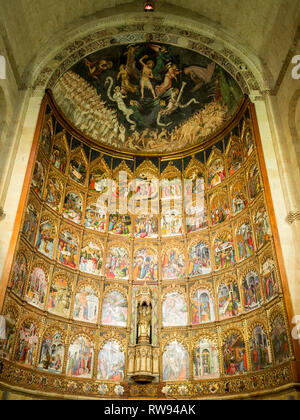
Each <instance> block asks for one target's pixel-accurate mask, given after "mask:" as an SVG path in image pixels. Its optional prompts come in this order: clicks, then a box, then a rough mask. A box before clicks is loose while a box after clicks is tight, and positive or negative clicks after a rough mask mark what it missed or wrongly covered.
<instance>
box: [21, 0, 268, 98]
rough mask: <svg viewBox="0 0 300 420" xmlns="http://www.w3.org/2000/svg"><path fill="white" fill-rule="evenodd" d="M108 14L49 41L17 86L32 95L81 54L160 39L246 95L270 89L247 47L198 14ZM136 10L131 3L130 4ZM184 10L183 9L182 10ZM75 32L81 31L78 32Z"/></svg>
mask: <svg viewBox="0 0 300 420" xmlns="http://www.w3.org/2000/svg"><path fill="white" fill-rule="evenodd" d="M109 10H110V11H111V15H110V16H109V17H99V16H97V14H96V15H95V16H93V17H89V18H86V19H83V22H82V21H81V22H80V27H78V26H77V27H76V29H75V28H69V29H68V30H67V31H66V32H65V33H64V34H59V35H58V36H57V37H56V38H55V39H53V40H48V43H47V46H45V48H44V49H43V50H41V53H40V54H39V56H38V57H37V58H36V59H35V60H34V61H32V63H31V64H30V65H29V66H28V67H27V69H26V71H25V72H24V74H23V78H22V79H23V80H22V84H23V86H24V87H31V88H33V90H34V93H35V95H42V94H43V92H44V90H45V89H47V88H49V89H52V88H53V87H54V86H55V84H56V82H57V81H58V80H59V78H60V77H61V76H62V75H63V74H64V73H65V72H66V71H68V70H69V69H70V68H71V67H72V66H73V65H74V64H76V63H77V62H78V61H80V60H81V59H82V58H84V57H85V56H87V55H89V54H91V53H93V52H96V51H99V50H101V49H104V48H107V47H109V46H115V45H125V44H130V43H132V44H134V43H140V42H162V43H167V44H171V45H177V46H179V47H183V48H187V49H190V50H193V51H195V52H198V53H200V54H202V55H204V56H206V57H208V58H210V59H212V60H214V61H215V62H217V63H218V64H219V65H220V66H222V67H223V68H225V69H226V70H227V71H228V73H230V74H231V75H232V76H233V78H234V79H236V80H237V82H238V83H239V85H240V87H241V88H242V90H243V92H244V93H245V94H248V95H249V96H252V97H257V96H260V95H261V94H262V92H263V91H268V90H270V89H271V87H272V83H273V80H272V78H271V76H270V73H269V72H268V70H267V69H266V68H263V65H262V63H261V61H260V60H259V58H257V57H256V56H255V55H254V54H253V53H252V52H251V51H246V50H244V49H243V48H242V46H241V45H240V44H239V42H238V40H234V39H233V38H232V37H230V36H229V35H228V34H227V33H226V32H225V31H224V30H221V29H220V28H219V27H216V24H215V23H213V22H209V21H207V19H205V18H203V17H196V18H195V17H193V18H192V17H190V18H185V17H182V14H181V15H180V14H179V13H178V10H177V14H176V10H175V11H174V7H173V6H172V13H169V11H168V13H162V12H160V13H156V14H155V16H153V15H152V16H149V15H145V13H136V12H135V13H133V12H128V11H127V12H124V13H122V14H116V8H112V9H107V13H106V14H108V12H109ZM135 10H136V3H135ZM181 10H185V9H181ZM79 34H80V35H79Z"/></svg>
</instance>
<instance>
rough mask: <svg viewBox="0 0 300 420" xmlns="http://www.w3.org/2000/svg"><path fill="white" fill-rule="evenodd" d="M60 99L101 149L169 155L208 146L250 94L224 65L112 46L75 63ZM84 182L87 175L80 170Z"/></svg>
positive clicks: (154, 47)
mask: <svg viewBox="0 0 300 420" xmlns="http://www.w3.org/2000/svg"><path fill="white" fill-rule="evenodd" d="M54 97H55V100H56V101H57V103H58V105H59V106H60V108H61V109H62V111H63V113H64V114H65V116H66V117H67V118H68V119H69V120H70V121H71V122H72V123H73V124H74V125H75V127H76V128H78V129H79V130H80V131H81V132H82V133H84V134H85V135H88V136H89V137H91V138H92V139H94V140H96V141H97V142H98V143H100V144H104V145H106V146H110V147H113V148H116V149H121V150H126V151H131V152H136V151H142V152H143V153H145V151H146V152H147V153H148V152H152V153H164V152H168V151H171V150H172V151H178V150H182V149H185V148H188V147H190V146H195V145H197V144H200V143H201V142H202V141H203V139H205V138H207V137H209V136H212V135H214V134H215V133H216V132H217V131H218V130H220V129H221V128H223V127H224V126H225V124H226V123H227V122H228V121H229V119H230V118H231V117H232V115H233V114H234V113H235V111H237V109H238V107H239V105H240V103H241V101H242V98H243V93H242V91H241V89H240V87H239V85H238V84H237V82H236V81H235V80H234V79H233V78H232V77H231V76H230V75H229V74H228V73H227V72H226V71H225V70H224V69H223V68H222V67H221V66H219V65H218V64H217V63H215V62H214V61H211V60H210V59H208V58H207V57H205V56H203V55H200V54H198V53H196V52H193V51H190V50H187V49H183V48H180V47H176V46H172V45H166V44H152V43H143V44H136V45H132V44H131V45H125V46H112V47H110V48H106V49H103V50H101V51H98V52H95V53H93V54H91V55H90V56H88V57H85V58H84V59H83V60H81V61H80V62H78V63H77V64H76V65H74V66H73V67H72V68H71V69H70V70H69V71H67V72H66V73H65V74H64V75H63V76H62V77H61V78H60V80H59V81H58V83H57V84H56V86H55V88H54ZM73 177H75V178H76V177H77V179H78V180H80V179H83V177H84V173H79V172H77V173H76V172H75V171H73Z"/></svg>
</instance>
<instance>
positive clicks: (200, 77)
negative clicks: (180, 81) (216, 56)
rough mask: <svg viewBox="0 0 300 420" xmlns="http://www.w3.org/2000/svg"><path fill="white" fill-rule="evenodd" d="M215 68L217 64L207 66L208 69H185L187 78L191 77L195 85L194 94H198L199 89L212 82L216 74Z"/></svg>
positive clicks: (193, 67)
mask: <svg viewBox="0 0 300 420" xmlns="http://www.w3.org/2000/svg"><path fill="white" fill-rule="evenodd" d="M215 68H216V64H215V63H211V64H209V65H208V66H207V68H205V67H199V66H190V67H186V68H185V69H184V73H185V74H186V75H187V76H190V78H191V79H192V81H193V82H194V83H195V86H194V87H193V89H192V92H197V91H198V90H199V89H201V88H202V86H203V85H205V84H206V83H209V82H210V81H211V79H212V77H213V75H214V72H215Z"/></svg>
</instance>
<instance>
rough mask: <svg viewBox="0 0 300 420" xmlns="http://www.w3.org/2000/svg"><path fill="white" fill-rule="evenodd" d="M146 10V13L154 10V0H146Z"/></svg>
mask: <svg viewBox="0 0 300 420" xmlns="http://www.w3.org/2000/svg"><path fill="white" fill-rule="evenodd" d="M144 10H145V12H146V13H148V12H154V4H153V2H152V1H146V3H145V7H144Z"/></svg>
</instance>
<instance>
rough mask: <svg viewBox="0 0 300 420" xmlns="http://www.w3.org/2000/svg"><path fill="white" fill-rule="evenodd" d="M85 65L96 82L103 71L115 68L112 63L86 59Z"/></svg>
mask: <svg viewBox="0 0 300 420" xmlns="http://www.w3.org/2000/svg"><path fill="white" fill-rule="evenodd" d="M84 63H85V65H86V67H87V68H88V69H89V72H90V75H91V76H92V77H93V78H94V79H96V80H99V77H98V76H100V74H101V73H102V72H103V71H105V70H109V69H111V68H112V66H113V63H112V61H107V60H97V61H89V60H88V59H87V58H85V59H84Z"/></svg>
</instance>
